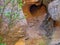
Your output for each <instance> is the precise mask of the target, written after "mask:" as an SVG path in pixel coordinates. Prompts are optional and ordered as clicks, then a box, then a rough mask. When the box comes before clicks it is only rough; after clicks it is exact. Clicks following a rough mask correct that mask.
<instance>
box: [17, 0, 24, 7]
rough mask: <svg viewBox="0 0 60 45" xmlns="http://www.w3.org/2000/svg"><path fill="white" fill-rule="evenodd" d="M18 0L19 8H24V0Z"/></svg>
mask: <svg viewBox="0 0 60 45" xmlns="http://www.w3.org/2000/svg"><path fill="white" fill-rule="evenodd" d="M17 2H18V8H22V5H23V4H22V0H17Z"/></svg>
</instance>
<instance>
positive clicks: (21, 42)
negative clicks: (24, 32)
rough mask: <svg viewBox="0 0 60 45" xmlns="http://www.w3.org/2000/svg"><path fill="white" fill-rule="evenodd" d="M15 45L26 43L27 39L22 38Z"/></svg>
mask: <svg viewBox="0 0 60 45" xmlns="http://www.w3.org/2000/svg"><path fill="white" fill-rule="evenodd" d="M15 45H25V41H24V40H21V39H20V40H19V41H17V42H16V44H15Z"/></svg>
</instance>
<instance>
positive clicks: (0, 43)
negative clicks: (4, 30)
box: [0, 36, 6, 45]
mask: <svg viewBox="0 0 60 45" xmlns="http://www.w3.org/2000/svg"><path fill="white" fill-rule="evenodd" d="M0 45H6V43H3V37H2V36H0Z"/></svg>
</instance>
